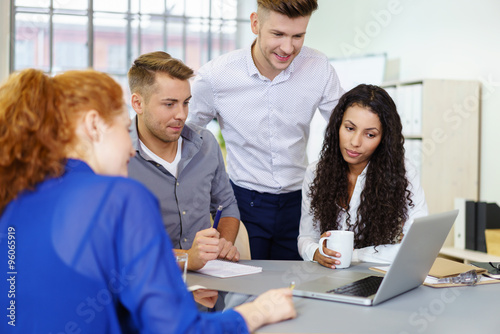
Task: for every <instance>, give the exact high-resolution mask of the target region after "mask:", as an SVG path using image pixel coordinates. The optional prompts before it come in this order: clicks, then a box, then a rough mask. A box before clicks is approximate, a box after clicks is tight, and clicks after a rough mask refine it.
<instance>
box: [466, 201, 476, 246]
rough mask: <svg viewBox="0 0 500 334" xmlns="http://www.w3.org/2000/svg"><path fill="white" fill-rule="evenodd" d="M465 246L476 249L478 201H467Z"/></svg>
mask: <svg viewBox="0 0 500 334" xmlns="http://www.w3.org/2000/svg"><path fill="white" fill-rule="evenodd" d="M465 248H466V249H470V250H476V202H474V201H466V202H465Z"/></svg>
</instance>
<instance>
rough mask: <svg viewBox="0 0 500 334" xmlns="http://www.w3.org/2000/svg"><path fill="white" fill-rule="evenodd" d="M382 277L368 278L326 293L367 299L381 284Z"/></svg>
mask: <svg viewBox="0 0 500 334" xmlns="http://www.w3.org/2000/svg"><path fill="white" fill-rule="evenodd" d="M382 279H383V277H379V276H368V277H365V278H363V279H360V280H359V281H355V282H352V283H349V284H346V285H344V286H341V287H340V288H337V289H333V290H329V291H327V293H338V294H343V295H351V296H359V297H368V296H371V295H373V294H375V293H376V292H377V290H378V287H379V286H380V284H381V283H382Z"/></svg>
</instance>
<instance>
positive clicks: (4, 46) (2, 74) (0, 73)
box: [0, 1, 10, 83]
mask: <svg viewBox="0 0 500 334" xmlns="http://www.w3.org/2000/svg"><path fill="white" fill-rule="evenodd" d="M9 14H10V2H9V1H0V50H2V51H1V52H0V83H1V82H3V81H4V80H5V79H6V78H7V77H8V76H9V24H10V21H9Z"/></svg>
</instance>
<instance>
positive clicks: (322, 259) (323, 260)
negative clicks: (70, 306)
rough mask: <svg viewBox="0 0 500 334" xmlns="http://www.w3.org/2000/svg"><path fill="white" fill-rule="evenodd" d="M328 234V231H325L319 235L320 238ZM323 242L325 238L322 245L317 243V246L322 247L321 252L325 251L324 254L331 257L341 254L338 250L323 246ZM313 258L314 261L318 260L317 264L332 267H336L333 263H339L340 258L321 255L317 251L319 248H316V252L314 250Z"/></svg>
mask: <svg viewBox="0 0 500 334" xmlns="http://www.w3.org/2000/svg"><path fill="white" fill-rule="evenodd" d="M330 234H331V233H330V232H325V233H323V234H322V235H321V238H323V237H329V236H330ZM325 242H326V240H325V241H324V242H323V244H322V245H319V247H323V253H325V254H326V255H329V256H332V257H337V258H339V257H340V255H341V254H340V253H339V252H336V251H334V250H331V249H329V248H327V247H326V246H325ZM313 260H314V261H316V262H318V263H319V264H321V265H322V266H324V267H327V268H332V269H335V268H336V266H335V265H339V264H340V260H339V259H332V258H330V257H327V256H324V255H322V254H321V253H320V252H319V248H318V249H316V252H314V256H313Z"/></svg>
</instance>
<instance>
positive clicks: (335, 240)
mask: <svg viewBox="0 0 500 334" xmlns="http://www.w3.org/2000/svg"><path fill="white" fill-rule="evenodd" d="M324 235H325V236H324V237H322V238H321V239H320V240H319V249H318V250H319V253H320V254H321V255H322V258H321V257H319V259H320V260H321V261H318V262H319V263H320V264H321V265H324V266H327V267H332V265H334V266H335V268H341V269H342V268H349V266H350V265H351V259H352V253H353V250H354V232H352V231H336V230H335V231H333V230H332V231H328V232H326V233H325V234H324ZM325 241H326V245H324V243H325ZM325 246H326V248H327V249H328V250H329V251H328V250H326V252H328V253H329V254H326V253H325V251H324V250H323V247H325ZM332 251H333V252H336V254H334V253H332ZM331 254H334V255H331ZM339 254H340V256H339ZM319 259H318V260H319ZM322 262H323V263H322ZM339 262H340V263H339ZM332 268H333V267H332Z"/></svg>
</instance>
